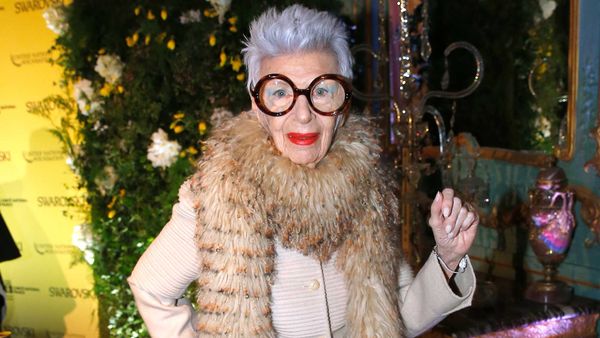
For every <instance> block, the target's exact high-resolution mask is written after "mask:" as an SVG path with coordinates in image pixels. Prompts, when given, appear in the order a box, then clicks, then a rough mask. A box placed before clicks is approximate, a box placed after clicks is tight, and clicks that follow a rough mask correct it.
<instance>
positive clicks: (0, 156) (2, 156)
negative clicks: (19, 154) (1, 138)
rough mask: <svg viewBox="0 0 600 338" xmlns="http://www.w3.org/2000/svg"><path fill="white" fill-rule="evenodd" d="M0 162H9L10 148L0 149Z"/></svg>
mask: <svg viewBox="0 0 600 338" xmlns="http://www.w3.org/2000/svg"><path fill="white" fill-rule="evenodd" d="M0 162H10V150H0Z"/></svg>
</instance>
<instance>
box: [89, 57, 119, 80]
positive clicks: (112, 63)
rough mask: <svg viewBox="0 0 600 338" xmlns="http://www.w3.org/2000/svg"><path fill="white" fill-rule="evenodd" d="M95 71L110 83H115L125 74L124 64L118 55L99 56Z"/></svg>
mask: <svg viewBox="0 0 600 338" xmlns="http://www.w3.org/2000/svg"><path fill="white" fill-rule="evenodd" d="M94 70H95V71H96V72H97V73H98V74H100V76H102V77H103V78H104V80H106V82H108V83H111V84H112V83H115V82H117V81H118V80H119V79H120V78H121V74H122V73H123V63H122V62H121V58H119V56H118V55H113V54H105V55H100V56H98V60H96V67H94Z"/></svg>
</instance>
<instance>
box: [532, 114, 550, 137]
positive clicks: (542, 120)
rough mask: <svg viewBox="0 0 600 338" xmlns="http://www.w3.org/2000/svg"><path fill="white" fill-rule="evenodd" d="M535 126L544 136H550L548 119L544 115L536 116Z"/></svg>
mask: <svg viewBox="0 0 600 338" xmlns="http://www.w3.org/2000/svg"><path fill="white" fill-rule="evenodd" d="M534 125H535V127H536V128H537V130H538V131H539V132H540V134H541V135H542V136H543V137H544V138H548V137H550V128H551V124H550V120H548V118H547V117H545V116H538V117H537V118H536V119H535V122H534Z"/></svg>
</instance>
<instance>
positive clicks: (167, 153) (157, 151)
mask: <svg viewBox="0 0 600 338" xmlns="http://www.w3.org/2000/svg"><path fill="white" fill-rule="evenodd" d="M179 151H181V146H180V145H179V143H177V141H169V138H168V136H167V133H165V131H164V130H162V129H160V128H159V129H158V130H157V131H156V132H155V133H153V134H152V144H151V145H150V146H149V147H148V160H150V162H152V166H153V167H155V168H157V167H161V168H166V167H169V166H170V165H171V164H173V163H175V161H177V156H178V155H179Z"/></svg>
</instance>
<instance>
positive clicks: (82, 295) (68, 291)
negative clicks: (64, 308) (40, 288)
mask: <svg viewBox="0 0 600 338" xmlns="http://www.w3.org/2000/svg"><path fill="white" fill-rule="evenodd" d="M48 292H49V294H50V297H53V298H69V299H95V298H96V294H95V293H94V290H93V289H84V288H68V287H64V286H51V287H49V288H48Z"/></svg>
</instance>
